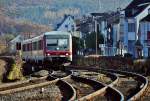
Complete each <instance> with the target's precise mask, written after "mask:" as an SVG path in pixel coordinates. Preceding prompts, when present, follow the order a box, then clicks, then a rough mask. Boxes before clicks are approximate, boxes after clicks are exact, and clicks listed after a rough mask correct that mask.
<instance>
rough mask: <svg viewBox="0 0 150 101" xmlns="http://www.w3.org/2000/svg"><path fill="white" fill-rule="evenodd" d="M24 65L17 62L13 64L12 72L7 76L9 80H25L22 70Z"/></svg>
mask: <svg viewBox="0 0 150 101" xmlns="http://www.w3.org/2000/svg"><path fill="white" fill-rule="evenodd" d="M21 66H22V63H19V64H17V63H16V62H15V63H14V64H12V66H11V69H10V72H9V73H8V75H7V79H8V80H10V81H15V80H24V79H25V78H24V76H23V74H22V70H21Z"/></svg>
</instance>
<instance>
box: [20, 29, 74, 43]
mask: <svg viewBox="0 0 150 101" xmlns="http://www.w3.org/2000/svg"><path fill="white" fill-rule="evenodd" d="M44 35H71V33H69V32H65V31H51V32H45V33H43V34H42V35H39V36H36V37H33V38H31V39H26V40H24V41H23V43H30V42H31V41H33V42H34V41H37V40H39V39H41V38H42V37H43V36H44Z"/></svg>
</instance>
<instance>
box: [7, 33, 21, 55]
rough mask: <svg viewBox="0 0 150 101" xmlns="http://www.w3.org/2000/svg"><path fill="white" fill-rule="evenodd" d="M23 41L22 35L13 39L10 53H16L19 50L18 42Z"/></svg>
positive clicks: (10, 44)
mask: <svg viewBox="0 0 150 101" xmlns="http://www.w3.org/2000/svg"><path fill="white" fill-rule="evenodd" d="M22 41H23V36H22V35H18V36H16V37H15V38H14V39H13V40H11V41H10V42H9V52H10V53H16V51H17V47H16V45H17V43H21V42H22Z"/></svg>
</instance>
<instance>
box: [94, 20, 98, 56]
mask: <svg viewBox="0 0 150 101" xmlns="http://www.w3.org/2000/svg"><path fill="white" fill-rule="evenodd" d="M94 18H95V17H94ZM94 20H95V34H96V41H95V42H96V55H97V20H96V18H95V19H94Z"/></svg>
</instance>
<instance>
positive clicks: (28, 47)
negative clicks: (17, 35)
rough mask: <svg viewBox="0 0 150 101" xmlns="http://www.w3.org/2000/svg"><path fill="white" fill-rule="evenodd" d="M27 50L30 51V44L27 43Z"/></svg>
mask: <svg viewBox="0 0 150 101" xmlns="http://www.w3.org/2000/svg"><path fill="white" fill-rule="evenodd" d="M27 51H30V44H29V43H28V44H27Z"/></svg>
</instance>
